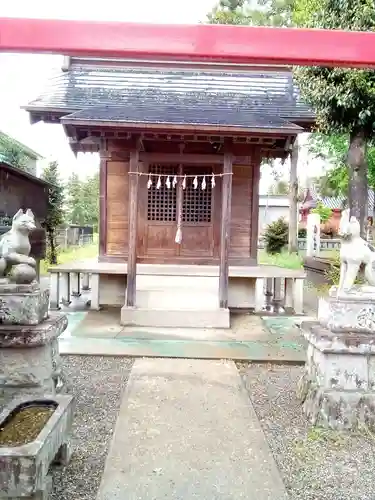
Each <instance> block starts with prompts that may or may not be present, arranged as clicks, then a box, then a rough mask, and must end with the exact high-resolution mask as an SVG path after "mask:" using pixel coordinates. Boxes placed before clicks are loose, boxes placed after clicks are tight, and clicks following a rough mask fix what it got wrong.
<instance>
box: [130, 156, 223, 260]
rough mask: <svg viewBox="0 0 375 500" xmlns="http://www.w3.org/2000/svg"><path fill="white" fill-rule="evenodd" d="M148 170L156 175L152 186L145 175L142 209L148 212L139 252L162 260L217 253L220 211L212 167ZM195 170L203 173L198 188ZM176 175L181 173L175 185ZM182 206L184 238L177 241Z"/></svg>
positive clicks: (150, 167)
mask: <svg viewBox="0 0 375 500" xmlns="http://www.w3.org/2000/svg"><path fill="white" fill-rule="evenodd" d="M148 171H149V172H150V173H152V174H153V176H152V177H151V180H152V185H151V187H150V188H148V189H147V186H146V182H145V177H144V178H143V179H144V182H143V183H142V186H143V187H142V191H143V193H142V194H141V198H142V199H143V202H141V207H140V210H141V211H143V212H144V216H143V217H142V220H143V222H142V226H143V227H142V228H140V233H141V235H142V236H141V240H140V241H139V245H140V252H139V254H138V255H139V256H140V257H141V259H142V257H143V258H144V259H145V260H154V261H159V262H185V263H190V262H191V263H193V262H199V261H200V260H207V259H208V260H210V259H212V258H213V257H215V256H216V253H217V244H216V243H217V242H216V239H217V238H216V237H215V233H216V231H215V229H216V226H217V213H216V212H217V211H215V196H214V195H215V192H216V191H217V190H218V189H217V188H212V185H211V176H212V172H213V169H212V167H199V166H194V167H188V166H181V165H149V168H148ZM195 174H199V175H197V181H198V186H197V188H194V184H193V181H194V176H195ZM158 175H160V186H159V188H158ZM175 175H176V176H178V184H177V186H175V187H173V179H174V176H175ZM184 175H186V176H187V177H186V187H185V189H183V188H182V181H183V177H181V176H184ZM167 176H169V177H167ZM167 179H168V181H169V183H170V187H168V183H167ZM203 179H204V180H205V188H204V189H202V182H203ZM218 188H220V186H218ZM218 199H220V198H218ZM180 210H181V222H182V224H181V230H182V241H181V244H177V243H176V242H175V237H176V231H177V225H178V219H179V213H180Z"/></svg>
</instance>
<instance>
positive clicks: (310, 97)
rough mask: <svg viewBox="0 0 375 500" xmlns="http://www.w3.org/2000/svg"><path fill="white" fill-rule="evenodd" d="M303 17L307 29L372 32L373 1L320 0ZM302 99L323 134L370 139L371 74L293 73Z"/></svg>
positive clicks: (374, 82) (374, 93)
mask: <svg viewBox="0 0 375 500" xmlns="http://www.w3.org/2000/svg"><path fill="white" fill-rule="evenodd" d="M312 11H313V12H310V13H309V14H306V17H305V18H304V19H303V24H304V25H305V26H307V27H311V28H324V29H346V30H356V31H374V29H375V5H374V2H373V0H321V1H319V8H318V9H316V6H315V5H314V9H312ZM296 77H297V80H298V83H299V86H300V88H301V91H302V95H303V97H304V99H305V100H306V101H307V102H308V103H310V105H312V107H313V108H314V109H315V110H316V113H317V120H318V125H319V128H320V130H321V131H324V132H326V133H332V132H333V133H335V134H337V133H339V134H349V133H353V132H356V131H359V130H360V131H362V132H363V133H364V135H365V137H371V136H372V134H373V129H374V122H375V72H374V71H372V70H365V69H346V68H324V67H304V68H298V69H297V70H296Z"/></svg>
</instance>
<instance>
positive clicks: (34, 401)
mask: <svg viewBox="0 0 375 500" xmlns="http://www.w3.org/2000/svg"><path fill="white" fill-rule="evenodd" d="M74 406H75V405H74V399H73V397H72V396H67V395H59V396H49V395H46V396H43V397H37V398H32V397H24V398H21V399H16V400H13V401H12V402H11V403H10V404H9V405H8V406H6V407H5V409H4V410H3V412H2V413H1V414H0V429H2V430H0V498H14V497H16V498H18V497H26V498H28V497H30V498H39V497H37V495H40V497H41V498H43V499H44V498H48V493H49V491H50V489H51V487H52V481H51V478H50V476H49V475H48V470H49V468H50V466H51V464H60V465H66V464H67V463H68V462H69V459H70V447H69V439H70V432H71V427H72V421H73V413H74ZM27 419H31V421H32V422H31V423H30V427H32V429H30V430H29V432H27V433H26V434H25V435H24V444H20V438H19V435H18V434H17V432H14V431H15V430H16V429H17V428H18V429H19V431H20V433H21V432H22V429H24V428H25V427H26V426H25V424H26V422H27ZM1 443H7V444H1ZM34 495H35V497H34ZM25 500H26V499H25Z"/></svg>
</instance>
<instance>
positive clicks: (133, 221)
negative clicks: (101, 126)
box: [126, 143, 139, 307]
mask: <svg viewBox="0 0 375 500" xmlns="http://www.w3.org/2000/svg"><path fill="white" fill-rule="evenodd" d="M138 171H139V146H138V143H137V145H136V146H135V147H134V149H132V150H131V151H130V161H129V172H138ZM129 177H130V178H129V183H130V185H129V250H128V277H127V291H126V305H127V307H135V305H136V278H137V226H138V187H139V176H138V175H136V174H129Z"/></svg>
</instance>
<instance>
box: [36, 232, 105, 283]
mask: <svg viewBox="0 0 375 500" xmlns="http://www.w3.org/2000/svg"><path fill="white" fill-rule="evenodd" d="M97 255H98V238H97V237H96V238H95V236H94V241H93V243H91V244H90V245H84V246H81V247H70V248H66V249H62V250H60V251H59V256H58V263H59V264H67V263H68V262H73V261H75V260H83V259H93V258H94V257H96V256H97ZM50 267H54V266H51V264H49V263H48V262H47V261H46V260H42V261H41V262H40V275H41V276H45V275H46V274H48V269H49V268H50Z"/></svg>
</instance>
